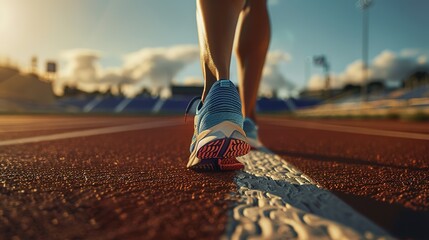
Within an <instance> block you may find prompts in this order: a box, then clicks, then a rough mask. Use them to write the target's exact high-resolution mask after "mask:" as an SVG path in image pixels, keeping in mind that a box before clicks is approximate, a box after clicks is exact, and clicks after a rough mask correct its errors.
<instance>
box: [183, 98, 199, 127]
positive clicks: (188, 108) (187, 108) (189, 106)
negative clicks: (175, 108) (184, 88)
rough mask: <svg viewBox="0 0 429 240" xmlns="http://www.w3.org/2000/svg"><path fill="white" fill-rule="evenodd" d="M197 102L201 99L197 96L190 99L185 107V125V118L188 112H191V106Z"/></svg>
mask: <svg viewBox="0 0 429 240" xmlns="http://www.w3.org/2000/svg"><path fill="white" fill-rule="evenodd" d="M197 100H201V97H199V96H197V97H194V98H192V99H191V101H189V103H188V106H187V107H186V110H185V123H186V118H187V116H188V113H189V111H190V110H191V107H192V105H194V103H195V101H197Z"/></svg>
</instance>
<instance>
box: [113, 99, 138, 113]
mask: <svg viewBox="0 0 429 240" xmlns="http://www.w3.org/2000/svg"><path fill="white" fill-rule="evenodd" d="M133 100H134V99H133V98H125V99H124V100H122V101H121V102H120V103H119V104H118V105H117V106H116V107H115V112H117V113H120V112H122V111H123V110H124V109H125V108H126V107H127V106H128V104H129V103H130V102H131V101H133Z"/></svg>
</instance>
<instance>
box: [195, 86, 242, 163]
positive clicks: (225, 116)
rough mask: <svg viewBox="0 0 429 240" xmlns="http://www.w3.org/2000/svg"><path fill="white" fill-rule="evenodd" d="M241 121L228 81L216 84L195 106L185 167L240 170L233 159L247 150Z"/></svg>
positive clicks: (235, 90) (238, 105) (238, 102)
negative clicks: (191, 135)
mask: <svg viewBox="0 0 429 240" xmlns="http://www.w3.org/2000/svg"><path fill="white" fill-rule="evenodd" d="M190 105H192V102H191V104H190ZM188 110H189V106H188V109H187V111H188ZM243 121H244V120H243V115H242V113H241V102H240V97H239V95H238V92H237V89H236V88H235V85H234V84H233V83H232V82H231V81H230V80H219V81H217V82H216V83H215V84H213V86H212V87H211V89H210V91H209V93H208V94H207V97H206V99H205V101H204V104H203V103H202V102H201V101H199V104H198V106H197V109H196V114H195V118H194V136H193V137H192V143H191V147H190V152H191V155H190V157H189V162H188V164H187V167H188V168H191V169H194V170H202V171H213V170H214V171H216V170H220V171H225V170H238V169H241V168H243V167H244V166H243V164H242V163H240V162H239V161H237V159H236V157H238V156H242V155H245V154H247V153H248V152H249V151H250V145H249V144H248V143H247V138H246V134H245V132H244V130H243Z"/></svg>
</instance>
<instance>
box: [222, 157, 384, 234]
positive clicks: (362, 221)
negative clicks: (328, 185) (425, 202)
mask: <svg viewBox="0 0 429 240" xmlns="http://www.w3.org/2000/svg"><path fill="white" fill-rule="evenodd" d="M237 159H239V160H240V161H241V162H242V163H244V165H245V168H244V170H243V171H241V172H239V173H238V174H237V176H236V178H235V182H236V184H237V185H238V187H239V190H238V193H237V199H238V200H237V205H236V206H235V207H234V209H233V211H232V214H231V215H232V216H231V217H230V221H229V225H228V226H227V233H226V236H225V238H227V239H392V237H391V236H389V235H388V234H387V233H386V232H385V231H384V230H382V229H381V228H379V227H378V226H376V225H375V224H374V223H372V222H371V221H370V220H368V219H366V218H365V217H363V216H362V215H360V214H359V213H357V212H356V211H354V210H353V209H352V208H351V207H350V206H348V205H347V204H346V203H344V202H343V201H341V200H340V199H339V198H337V197H336V196H335V195H333V194H332V193H331V192H329V191H327V190H325V189H322V188H321V187H320V186H318V185H317V184H316V183H315V182H314V181H313V180H311V179H310V178H309V177H308V176H306V175H305V174H303V173H301V172H300V171H299V170H297V169H296V168H295V167H294V166H292V165H291V164H289V163H287V162H286V161H285V160H284V159H282V158H281V157H279V156H277V155H275V154H272V153H264V152H260V151H251V152H250V153H249V154H247V155H246V156H243V157H239V158H237Z"/></svg>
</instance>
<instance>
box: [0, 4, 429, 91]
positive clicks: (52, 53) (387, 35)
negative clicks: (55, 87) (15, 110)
mask: <svg viewBox="0 0 429 240" xmlns="http://www.w3.org/2000/svg"><path fill="white" fill-rule="evenodd" d="M269 9H270V15H271V22H272V42H271V46H270V49H271V50H280V51H284V52H288V53H289V54H290V55H291V56H292V60H291V61H290V62H289V63H283V64H282V65H281V71H282V73H284V75H285V76H286V77H287V78H288V79H290V80H291V81H292V82H294V83H295V84H296V85H297V86H299V87H301V86H303V85H304V84H305V63H306V61H308V60H306V59H308V58H309V57H312V56H314V55H317V54H325V55H326V56H327V57H328V60H329V62H330V63H331V67H332V71H333V72H341V71H343V70H344V69H345V68H346V66H347V65H349V64H350V63H352V62H353V61H355V60H357V59H360V58H361V30H362V29H361V12H360V11H359V10H358V8H357V7H356V1H355V0H277V1H273V2H271V4H270V6H269ZM428 9H429V1H427V0H375V4H374V5H373V7H372V8H371V9H370V22H371V26H370V53H369V56H370V59H372V58H374V57H375V56H377V55H379V54H380V53H381V52H382V51H384V50H386V49H388V50H391V51H393V52H397V53H399V52H400V51H402V50H404V49H414V50H417V51H421V52H428V51H429V31H427V26H428V25H429V17H428V16H427V11H428ZM0 43H1V44H0V56H8V57H10V58H12V59H16V60H17V61H19V62H21V63H22V64H27V62H29V58H30V57H31V56H32V55H37V56H39V58H40V59H41V60H42V61H44V60H45V59H60V53H61V52H63V51H65V50H68V49H73V48H88V49H95V50H98V51H100V52H101V53H102V58H101V64H102V65H103V67H115V66H119V65H121V64H122V57H123V56H124V55H126V54H128V53H130V52H135V51H137V50H139V49H141V48H147V47H167V46H173V45H178V44H197V43H198V41H197V33H196V22H195V1H193V0H180V1H179V0H73V1H58V0H31V1H28V0H0ZM231 70H232V74H233V77H234V74H235V66H234V65H233V66H232V67H231ZM311 72H312V73H320V72H321V70H320V69H318V68H315V67H313V68H312V69H311ZM185 75H193V76H197V77H198V76H199V77H201V73H200V69H199V65H198V63H195V64H193V65H191V66H189V67H188V68H186V69H185V70H184V72H182V73H181V74H180V76H181V77H184V76H185Z"/></svg>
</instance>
